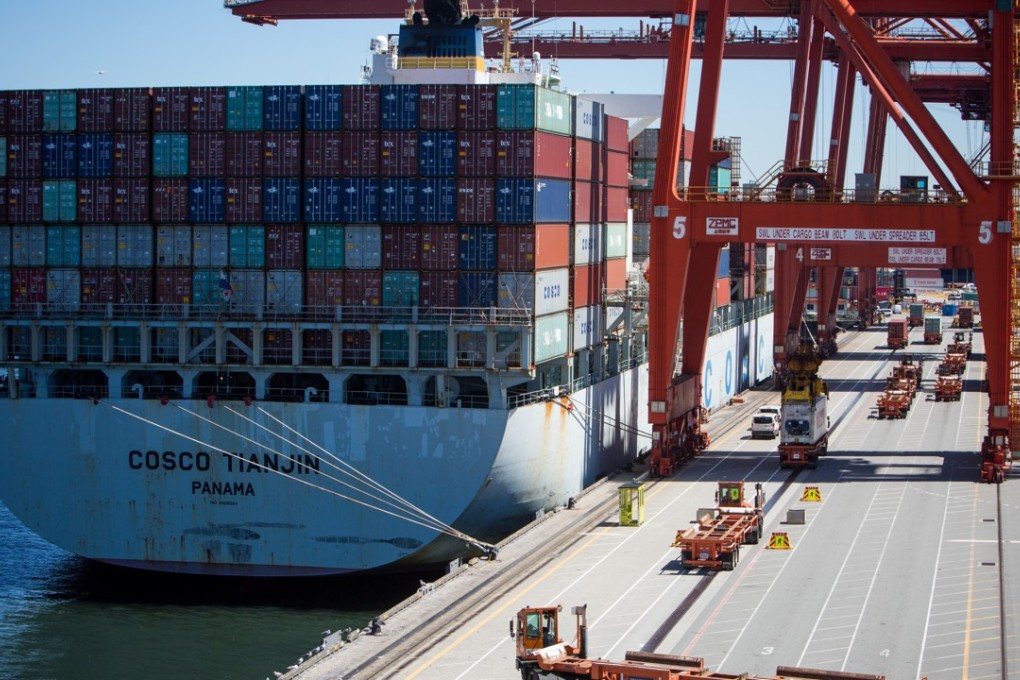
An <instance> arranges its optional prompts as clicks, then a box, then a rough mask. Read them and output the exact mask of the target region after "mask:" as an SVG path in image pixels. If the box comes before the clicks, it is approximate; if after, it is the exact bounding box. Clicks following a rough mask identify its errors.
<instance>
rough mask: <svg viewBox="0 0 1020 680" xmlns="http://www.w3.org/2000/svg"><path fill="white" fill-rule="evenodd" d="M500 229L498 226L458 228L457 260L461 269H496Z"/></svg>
mask: <svg viewBox="0 0 1020 680" xmlns="http://www.w3.org/2000/svg"><path fill="white" fill-rule="evenodd" d="M498 242H499V231H498V229H497V228H496V227H487V226H467V227H459V228H458V229H457V262H458V264H459V266H460V268H461V269H493V270H494V269H496V266H497V257H496V251H497V244H498Z"/></svg>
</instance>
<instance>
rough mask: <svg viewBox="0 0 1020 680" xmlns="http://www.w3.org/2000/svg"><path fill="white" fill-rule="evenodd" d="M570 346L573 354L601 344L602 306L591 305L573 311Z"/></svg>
mask: <svg viewBox="0 0 1020 680" xmlns="http://www.w3.org/2000/svg"><path fill="white" fill-rule="evenodd" d="M571 335H572V345H571V347H572V348H573V351H574V352H577V351H578V350H581V349H585V348H587V347H591V346H593V345H597V344H599V343H601V342H602V306H601V305H591V306H590V307H580V308H578V309H575V310H574V313H573V319H572V328H571Z"/></svg>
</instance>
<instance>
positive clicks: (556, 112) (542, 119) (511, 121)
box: [496, 85, 574, 136]
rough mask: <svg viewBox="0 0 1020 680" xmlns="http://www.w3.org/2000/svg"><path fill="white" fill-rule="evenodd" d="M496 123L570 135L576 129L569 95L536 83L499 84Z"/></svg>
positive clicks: (513, 128) (510, 128) (502, 128)
mask: <svg viewBox="0 0 1020 680" xmlns="http://www.w3.org/2000/svg"><path fill="white" fill-rule="evenodd" d="M496 127H497V128H498V129H500V130H545V131H546V132H556V133H558V134H561V135H568V136H569V135H571V134H573V130H574V117H573V114H572V112H571V105H570V95H569V94H566V93H565V92H557V91H556V90H550V89H548V88H544V87H538V86H536V85H500V86H499V87H498V89H497V90H496Z"/></svg>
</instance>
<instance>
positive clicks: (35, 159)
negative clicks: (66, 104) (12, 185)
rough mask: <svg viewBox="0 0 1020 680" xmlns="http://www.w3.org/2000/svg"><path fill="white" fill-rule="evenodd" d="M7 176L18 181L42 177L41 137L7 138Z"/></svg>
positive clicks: (12, 136) (21, 136) (17, 136)
mask: <svg viewBox="0 0 1020 680" xmlns="http://www.w3.org/2000/svg"><path fill="white" fill-rule="evenodd" d="M72 139H73V136H72ZM72 172H73V171H72ZM7 176H8V177H12V178H18V179H22V178H23V179H36V178H38V177H42V137H41V136H39V135H11V136H10V137H8V138H7ZM72 176H73V175H72Z"/></svg>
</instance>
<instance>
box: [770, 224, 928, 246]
mask: <svg viewBox="0 0 1020 680" xmlns="http://www.w3.org/2000/svg"><path fill="white" fill-rule="evenodd" d="M754 232H755V238H756V239H757V240H759V241H849V242H853V241H867V242H889V243H899V242H901V243H934V242H935V230H934V229H805V228H800V227H797V228H792V227H791V228H787V227H757V228H756V229H755V230H754Z"/></svg>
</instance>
